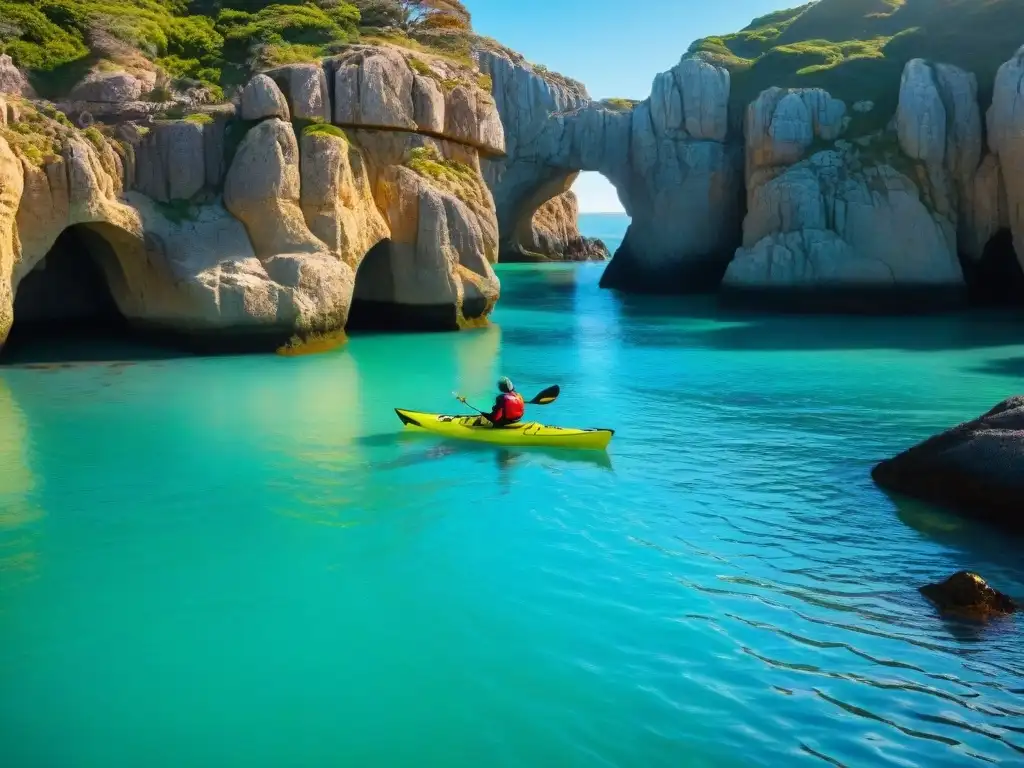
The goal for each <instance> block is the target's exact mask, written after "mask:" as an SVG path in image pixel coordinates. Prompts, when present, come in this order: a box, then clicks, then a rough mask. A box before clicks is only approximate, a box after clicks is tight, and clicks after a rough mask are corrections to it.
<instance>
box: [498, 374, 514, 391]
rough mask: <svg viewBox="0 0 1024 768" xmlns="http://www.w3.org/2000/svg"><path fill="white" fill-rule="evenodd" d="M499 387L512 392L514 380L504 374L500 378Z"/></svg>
mask: <svg viewBox="0 0 1024 768" xmlns="http://www.w3.org/2000/svg"><path fill="white" fill-rule="evenodd" d="M498 389H500V390H501V391H502V392H512V391H513V390H514V389H515V387H513V386H512V381H511V379H509V377H508V376H502V377H501V378H500V379H498Z"/></svg>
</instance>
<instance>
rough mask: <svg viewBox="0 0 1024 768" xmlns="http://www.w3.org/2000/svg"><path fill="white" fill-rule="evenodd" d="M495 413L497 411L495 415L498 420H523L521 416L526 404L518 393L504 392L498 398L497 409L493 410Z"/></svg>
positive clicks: (524, 411)
mask: <svg viewBox="0 0 1024 768" xmlns="http://www.w3.org/2000/svg"><path fill="white" fill-rule="evenodd" d="M495 411H498V413H497V414H496V415H497V416H498V418H499V419H500V418H504V419H505V420H507V421H515V420H516V419H521V418H523V414H524V413H526V403H525V402H524V401H523V396H522V395H520V394H519V393H518V392H504V393H502V394H501V395H499V396H498V407H497V408H495Z"/></svg>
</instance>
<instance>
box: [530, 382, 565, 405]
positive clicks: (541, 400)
mask: <svg viewBox="0 0 1024 768" xmlns="http://www.w3.org/2000/svg"><path fill="white" fill-rule="evenodd" d="M561 391H562V390H561V389H559V388H558V385H557V384H555V385H554V386H552V387H548V388H547V389H545V390H544V391H543V392H541V393H540V394H538V395H537V396H536V397H535V398H533V400H531V401H530V405H548V404H549V403H553V402H555V400H556V399H557V398H558V395H559V393H560V392H561Z"/></svg>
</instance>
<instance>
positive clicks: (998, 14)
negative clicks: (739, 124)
mask: <svg viewBox="0 0 1024 768" xmlns="http://www.w3.org/2000/svg"><path fill="white" fill-rule="evenodd" d="M1022 26H1024V3H1022V2H1021V0H818V2H812V3H808V4H806V5H802V6H800V7H798V8H793V9H790V10H784V11H777V12H775V13H771V14H768V15H766V16H762V17H760V18H757V19H754V21H752V22H751V23H750V25H748V26H747V27H746V28H744V29H742V30H740V31H739V32H736V33H734V34H729V35H720V36H715V37H707V38H704V39H703V40H698V41H696V42H695V43H694V44H693V45H692V46H691V47H690V51H691V52H701V53H703V54H704V55H705V57H706V58H708V59H709V60H711V61H714V62H715V63H717V64H720V65H722V66H724V67H726V68H727V69H729V70H730V72H731V73H732V101H733V107H734V110H733V114H734V117H736V118H739V117H740V116H741V115H742V114H743V110H744V108H745V107H746V105H747V104H749V103H750V102H751V101H753V100H754V99H756V98H757V96H758V94H759V93H760V92H761V91H763V90H765V89H766V88H769V87H771V86H775V85H777V86H782V87H789V88H814V87H818V88H824V89H826V90H828V91H829V92H830V93H831V94H832V95H833V96H836V97H837V98H840V99H843V100H844V101H846V103H847V104H848V105H849V104H852V103H853V102H856V101H861V100H870V101H873V102H875V105H876V107H875V110H874V112H873V114H874V115H875V116H876V119H877V120H884V119H888V117H889V116H890V115H891V114H892V112H893V110H894V109H895V107H896V102H897V99H898V95H899V82H900V75H901V74H902V72H903V67H904V65H905V64H906V63H907V62H908V61H909V60H910V59H913V58H923V59H928V60H932V61H941V62H946V63H949V64H954V65H956V66H958V67H962V68H963V69H965V70H967V71H969V72H973V73H974V74H975V75H977V77H978V84H979V90H980V91H981V97H982V101H983V103H984V102H985V101H987V100H988V99H989V98H990V93H989V90H990V89H991V84H992V81H993V78H994V76H995V71H996V69H997V68H998V67H999V65H1000V64H1002V63H1003V62H1004V61H1006V60H1007V59H1008V58H1010V56H1012V55H1013V53H1014V51H1016V49H1017V48H1018V47H1019V46H1020V45H1021V43H1022V42H1024V40H1022V39H1021V33H1020V29H1021V28H1022Z"/></svg>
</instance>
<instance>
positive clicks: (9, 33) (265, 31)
mask: <svg viewBox="0 0 1024 768" xmlns="http://www.w3.org/2000/svg"><path fill="white" fill-rule="evenodd" d="M254 7H255V8H258V10H256V11H255V12H251V11H252V10H253V9H254ZM359 24H360V16H359V11H358V9H357V8H356V7H355V6H354V5H352V3H350V2H346V0H305V1H303V2H295V1H294V0H291V1H289V0H283V1H282V2H277V3H273V4H270V5H266V6H263V7H259V6H254V4H253V3H252V2H250V0H0V53H7V54H10V56H11V57H12V58H13V59H14V62H15V64H17V65H18V66H19V67H21V68H23V69H26V70H28V72H29V76H30V78H31V79H32V80H33V81H34V82H35V84H36V85H37V87H39V89H40V90H41V91H42V92H43V93H44V94H45V93H52V94H61V95H62V94H63V92H64V91H66V89H67V88H68V87H70V86H71V85H72V84H74V83H75V82H77V80H78V79H80V77H81V76H82V75H83V74H84V73H85V72H86V71H88V69H89V68H91V67H97V68H104V67H101V66H100V62H105V64H106V67H105V68H112V69H116V68H125V69H128V70H129V71H130V70H131V66H125V65H126V63H129V64H130V63H132V61H133V60H134V62H135V63H139V62H140V61H141V63H142V64H147V62H146V61H145V60H148V62H151V64H149V65H148V66H150V67H151V66H152V65H156V66H158V67H160V68H161V69H163V70H164V71H165V72H166V73H167V74H168V75H169V76H170V77H171V78H175V79H180V80H185V81H190V82H194V83H198V84H200V85H203V86H206V87H208V88H210V89H211V90H213V91H214V92H215V93H216V92H218V91H219V90H220V88H221V86H223V85H228V84H232V83H237V82H241V81H242V80H243V79H245V78H246V77H247V76H248V75H249V73H250V72H251V71H252V70H253V69H255V68H260V67H262V66H269V65H274V64H279V63H286V62H289V61H294V60H299V59H302V60H305V59H309V58H316V57H318V56H322V55H325V54H327V53H329V52H330V51H331V49H332V46H338V45H343V44H345V43H348V42H351V41H352V40H354V39H356V38H357V37H358V34H359V33H358V28H359ZM111 64H112V65H113V66H111Z"/></svg>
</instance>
